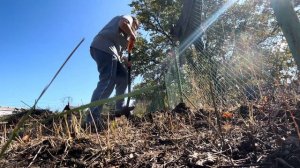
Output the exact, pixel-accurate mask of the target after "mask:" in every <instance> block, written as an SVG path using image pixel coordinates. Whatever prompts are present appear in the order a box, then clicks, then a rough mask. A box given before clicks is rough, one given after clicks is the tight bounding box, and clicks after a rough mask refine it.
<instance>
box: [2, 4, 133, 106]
mask: <svg viewBox="0 0 300 168" xmlns="http://www.w3.org/2000/svg"><path fill="white" fill-rule="evenodd" d="M130 2H131V0H86V1H83V0H1V2H0V3H1V4H0V25H1V28H0V58H1V61H0V106H2V107H7V106H12V107H19V108H20V107H23V108H26V107H27V106H26V105H24V104H23V103H22V102H21V101H24V102H25V103H27V104H28V105H30V106H31V105H33V104H34V101H35V99H37V98H38V96H39V95H40V93H41V91H42V90H43V89H44V88H45V86H46V85H47V84H48V83H49V82H50V80H51V79H52V77H53V76H54V74H55V73H56V71H57V70H58V69H59V67H60V66H61V65H62V63H63V62H64V61H65V59H66V58H67V56H68V55H69V54H70V53H71V51H72V50H73V49H74V47H75V46H76V45H77V44H78V43H79V42H80V40H81V39H82V38H85V41H84V42H83V43H82V45H81V46H80V47H79V48H78V50H77V51H76V52H75V53H74V55H73V56H72V57H71V59H70V60H69V62H68V63H67V64H66V65H65V67H64V69H62V71H61V72H60V74H59V75H58V76H57V78H56V79H55V81H54V82H53V84H52V85H51V86H50V87H49V89H48V91H47V92H46V93H45V94H44V96H43V97H42V98H41V99H40V101H39V103H38V106H39V107H41V108H50V109H51V110H61V108H62V107H63V106H64V105H65V104H66V103H67V100H68V98H67V97H71V101H70V102H71V104H72V105H74V106H78V105H82V104H87V103H89V101H90V97H91V94H92V92H93V90H94V88H95V87H96V84H97V81H98V72H97V69H96V64H95V63H94V61H93V60H92V58H91V57H90V54H89V45H90V43H91V42H92V39H93V37H94V36H95V35H96V34H97V33H98V32H99V30H100V29H101V28H102V27H103V26H104V25H105V24H106V23H107V22H108V21H109V20H110V19H111V18H112V17H114V16H116V15H122V14H130V11H131V8H130V7H129V6H128V4H129V3H130Z"/></svg>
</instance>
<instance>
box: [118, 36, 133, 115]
mask: <svg viewBox="0 0 300 168" xmlns="http://www.w3.org/2000/svg"><path fill="white" fill-rule="evenodd" d="M133 46H134V40H132V39H130V40H129V43H128V46H127V51H128V57H127V60H128V66H127V68H128V93H130V92H131V62H130V61H131V51H132V49H133ZM129 103H130V96H128V98H127V103H126V106H125V107H124V108H123V109H121V110H119V111H116V114H115V117H121V116H122V115H125V116H126V117H127V118H128V117H129V116H130V111H131V110H133V109H134V107H129Z"/></svg>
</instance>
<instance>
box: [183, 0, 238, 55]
mask: <svg viewBox="0 0 300 168" xmlns="http://www.w3.org/2000/svg"><path fill="white" fill-rule="evenodd" d="M237 1H238V0H228V1H227V2H226V3H225V4H224V5H223V6H222V7H221V8H220V9H219V10H218V11H216V12H215V13H214V14H213V15H212V16H211V17H210V18H209V19H207V20H206V21H205V22H204V23H202V24H201V25H200V26H199V27H198V28H197V29H196V30H195V31H194V32H193V33H192V34H191V35H190V36H189V37H188V38H186V40H185V41H184V42H183V43H182V44H181V45H180V47H179V55H181V54H182V53H183V52H184V51H185V50H186V49H187V48H188V47H189V46H190V45H191V44H192V43H193V42H194V41H195V40H196V39H198V38H199V37H200V36H202V35H203V33H204V32H205V31H206V30H207V29H208V28H209V27H210V26H211V25H212V24H213V23H214V22H215V21H216V20H217V19H218V18H219V17H220V16H221V15H222V14H224V13H225V12H226V11H227V10H228V9H229V8H230V7H231V6H233V5H234V4H235V3H236V2H237Z"/></svg>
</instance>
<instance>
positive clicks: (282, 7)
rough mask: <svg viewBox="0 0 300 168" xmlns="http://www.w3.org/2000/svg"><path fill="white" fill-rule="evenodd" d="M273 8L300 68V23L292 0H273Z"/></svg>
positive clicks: (299, 68)
mask: <svg viewBox="0 0 300 168" xmlns="http://www.w3.org/2000/svg"><path fill="white" fill-rule="evenodd" d="M271 5H272V8H273V10H274V12H275V16H276V19H277V21H278V23H279V26H280V27H281V29H282V31H283V34H284V36H285V38H286V40H287V42H288V45H289V48H290V50H291V52H292V54H293V57H294V59H295V62H296V64H297V66H298V70H300V23H299V18H298V16H297V14H296V12H295V10H294V7H293V4H292V2H291V0H271Z"/></svg>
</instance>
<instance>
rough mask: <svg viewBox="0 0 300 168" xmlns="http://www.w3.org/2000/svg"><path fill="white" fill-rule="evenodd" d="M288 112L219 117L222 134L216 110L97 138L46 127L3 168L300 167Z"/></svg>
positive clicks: (150, 121) (262, 108)
mask: <svg viewBox="0 0 300 168" xmlns="http://www.w3.org/2000/svg"><path fill="white" fill-rule="evenodd" d="M286 109H287V108H285V107H284V105H282V106H280V107H278V106H270V105H264V104H255V105H251V106H249V105H243V106H239V107H237V108H235V109H234V110H231V111H224V112H222V113H220V115H221V122H220V127H219V125H218V124H217V123H218V122H217V121H216V119H215V118H216V116H215V114H216V113H215V112H214V110H204V109H199V110H198V111H191V110H190V108H189V107H187V106H186V105H185V104H183V103H182V104H179V105H178V106H177V107H176V108H175V109H173V110H170V111H159V112H155V113H151V114H148V115H146V116H145V117H143V118H138V117H131V118H129V119H127V118H125V117H121V118H117V119H115V120H111V121H109V123H108V124H107V125H108V128H107V129H105V130H103V131H101V132H98V133H91V132H90V131H89V130H88V129H87V130H81V129H79V130H76V129H73V130H71V129H70V130H71V131H70V132H71V133H70V134H68V133H65V134H64V133H63V132H64V131H62V130H63V129H61V132H59V131H57V130H59V129H58V128H56V129H55V126H53V123H52V127H51V126H50V125H48V126H47V125H46V126H45V127H46V128H49V131H46V130H47V129H46V128H44V127H40V129H43V130H44V131H40V132H39V131H38V129H32V130H31V131H24V132H23V133H22V134H20V136H19V138H18V139H16V140H14V141H13V144H12V145H11V146H10V148H9V149H8V150H7V152H6V153H5V155H4V157H3V158H2V159H1V160H0V165H2V166H1V167H47V168H49V167H149V168H151V167H154V168H156V167H223V168H225V167H268V168H269V167H274V168H275V167H276V168H277V167H278V168H279V167H280V168H281V167H289V168H290V167H295V168H296V167H300V166H299V165H300V143H299V142H300V141H299V137H298V134H299V131H298V130H297V127H295V123H298V120H297V115H296V114H298V113H300V109H299V107H298V105H297V104H295V105H294V106H292V108H290V109H289V110H286ZM42 114H43V115H45V114H46V113H42ZM48 114H49V115H51V113H48ZM36 116H40V115H38V114H36ZM40 118H47V116H43V117H40ZM15 122H16V121H15ZM50 127H51V128H50ZM68 135H69V136H68Z"/></svg>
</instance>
